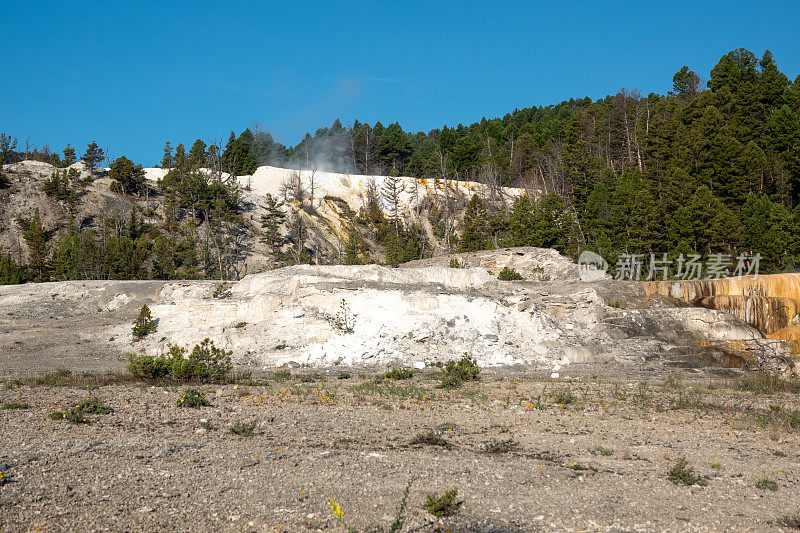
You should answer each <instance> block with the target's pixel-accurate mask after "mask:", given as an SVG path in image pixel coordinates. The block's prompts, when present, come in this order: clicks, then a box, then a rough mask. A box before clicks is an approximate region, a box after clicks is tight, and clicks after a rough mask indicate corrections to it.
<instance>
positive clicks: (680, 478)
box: [667, 457, 708, 487]
mask: <svg viewBox="0 0 800 533" xmlns="http://www.w3.org/2000/svg"><path fill="white" fill-rule="evenodd" d="M667 479H669V480H670V481H672V482H673V483H674V484H676V485H689V486H691V485H699V486H701V487H704V486H705V485H707V484H708V481H707V480H706V478H704V477H703V476H701V475H698V474H695V473H694V470H693V469H692V467H691V466H689V461H687V460H686V458H685V457H682V458H681V459H679V460H678V462H677V463H675V464H674V465H673V466H672V468H670V469H669V472H668V473H667Z"/></svg>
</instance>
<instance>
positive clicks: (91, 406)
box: [73, 396, 114, 415]
mask: <svg viewBox="0 0 800 533" xmlns="http://www.w3.org/2000/svg"><path fill="white" fill-rule="evenodd" d="M73 409H77V410H78V411H80V412H81V413H88V414H90V415H108V414H111V413H113V412H114V409H112V408H111V407H108V406H107V405H105V404H103V400H101V399H100V398H98V397H97V396H94V397H91V398H86V399H85V400H83V401H82V402H81V403H79V404H78V405H76V406H75V407H73Z"/></svg>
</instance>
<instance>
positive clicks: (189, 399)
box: [178, 389, 211, 407]
mask: <svg viewBox="0 0 800 533" xmlns="http://www.w3.org/2000/svg"><path fill="white" fill-rule="evenodd" d="M210 405H211V402H209V401H208V398H206V395H205V394H203V391H201V390H198V389H186V390H184V391H183V394H181V397H180V398H179V399H178V407H208V406H210Z"/></svg>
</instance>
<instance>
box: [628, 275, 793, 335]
mask: <svg viewBox="0 0 800 533" xmlns="http://www.w3.org/2000/svg"><path fill="white" fill-rule="evenodd" d="M644 287H645V292H646V293H647V294H648V295H659V296H663V297H667V298H670V299H674V300H676V301H678V302H681V303H685V304H691V305H700V306H702V307H706V308H709V309H718V310H720V311H726V312H728V313H731V314H733V315H734V316H736V317H737V318H739V319H740V320H743V321H745V322H747V323H748V324H752V325H753V326H755V327H757V328H758V329H760V330H761V331H763V332H764V333H767V334H773V335H775V334H776V333H777V332H779V331H783V330H785V329H786V328H789V327H790V326H792V325H795V324H797V321H798V317H799V316H800V274H770V275H762V276H741V277H733V278H721V279H703V280H686V281H667V282H662V281H655V282H648V283H645V285H644ZM775 338H785V339H790V338H792V337H791V336H785V337H784V336H782V334H778V335H777V336H776V337H775Z"/></svg>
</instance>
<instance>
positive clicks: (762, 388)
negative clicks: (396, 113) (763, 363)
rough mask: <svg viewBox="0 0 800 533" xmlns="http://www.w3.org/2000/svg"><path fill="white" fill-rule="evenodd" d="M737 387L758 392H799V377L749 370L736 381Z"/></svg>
mask: <svg viewBox="0 0 800 533" xmlns="http://www.w3.org/2000/svg"><path fill="white" fill-rule="evenodd" d="M737 388H738V389H740V390H743V391H747V392H756V393H759V394H773V393H776V392H792V393H799V392H800V379H797V378H783V377H780V376H777V375H774V374H770V373H768V372H751V373H748V374H745V375H744V376H743V377H742V379H741V380H740V381H739V383H738V387H737Z"/></svg>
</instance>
